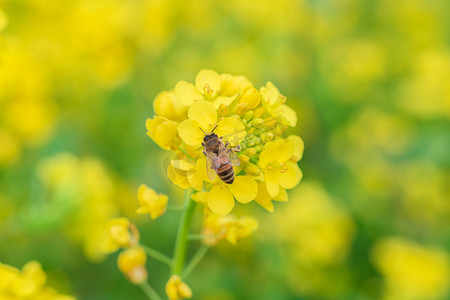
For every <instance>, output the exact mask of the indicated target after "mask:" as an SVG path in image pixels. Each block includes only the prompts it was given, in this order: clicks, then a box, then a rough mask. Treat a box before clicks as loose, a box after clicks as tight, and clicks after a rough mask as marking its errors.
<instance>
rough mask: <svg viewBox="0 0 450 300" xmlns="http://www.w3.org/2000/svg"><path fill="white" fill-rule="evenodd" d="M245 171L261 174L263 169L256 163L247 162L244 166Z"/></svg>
mask: <svg viewBox="0 0 450 300" xmlns="http://www.w3.org/2000/svg"><path fill="white" fill-rule="evenodd" d="M244 171H245V173H247V174H249V175H252V176H258V175H259V174H261V170H259V168H258V167H257V166H256V165H255V164H254V163H249V164H247V165H246V166H245V168H244Z"/></svg>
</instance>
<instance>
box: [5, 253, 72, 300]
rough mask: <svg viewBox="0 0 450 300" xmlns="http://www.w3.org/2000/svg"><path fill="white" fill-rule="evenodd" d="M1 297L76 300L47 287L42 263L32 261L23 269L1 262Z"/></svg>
mask: <svg viewBox="0 0 450 300" xmlns="http://www.w3.org/2000/svg"><path fill="white" fill-rule="evenodd" d="M0 278H1V280H0V299H46V300H74V299H75V298H74V297H71V296H67V295H62V294H59V293H58V292H56V291H55V290H54V289H52V288H50V287H47V286H46V282H47V275H46V274H45V272H44V271H43V270H42V267H41V265H40V263H38V262H37V261H30V262H28V263H26V264H25V265H24V266H23V268H22V270H19V269H17V268H14V267H12V266H9V265H6V264H2V263H0Z"/></svg>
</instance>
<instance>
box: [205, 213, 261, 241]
mask: <svg viewBox="0 0 450 300" xmlns="http://www.w3.org/2000/svg"><path fill="white" fill-rule="evenodd" d="M257 229H258V221H256V219H255V218H253V217H251V216H244V217H241V218H237V217H236V216H233V215H227V216H224V217H223V216H220V215H216V214H214V213H208V214H206V216H205V219H204V220H203V228H202V235H203V239H202V241H203V243H205V244H207V245H209V246H215V245H216V244H217V243H218V242H219V241H221V240H226V241H228V242H229V243H231V244H233V245H235V244H237V242H238V241H240V240H241V239H243V238H246V237H248V236H250V235H251V234H252V233H253V232H254V231H256V230H257Z"/></svg>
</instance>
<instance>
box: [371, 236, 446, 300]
mask: <svg viewBox="0 0 450 300" xmlns="http://www.w3.org/2000/svg"><path fill="white" fill-rule="evenodd" d="M372 254H373V255H372V258H373V261H374V263H375V265H376V267H377V269H378V270H379V271H380V272H381V274H382V275H383V276H384V279H385V284H386V287H385V291H384V297H383V299H386V300H394V299H395V300H419V299H420V300H437V299H444V298H446V295H448V292H449V288H450V257H449V255H448V254H447V253H446V252H445V251H444V250H442V249H439V248H432V247H425V246H422V245H419V244H417V243H414V242H412V241H408V240H406V239H403V238H385V239H382V240H380V241H378V242H377V244H376V245H375V246H374V249H373V252H372Z"/></svg>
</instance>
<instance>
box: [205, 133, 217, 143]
mask: <svg viewBox="0 0 450 300" xmlns="http://www.w3.org/2000/svg"><path fill="white" fill-rule="evenodd" d="M212 138H218V136H217V134H215V133H211V134H207V135H205V137H204V138H203V141H204V142H206V141H209V140H210V139H212Z"/></svg>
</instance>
